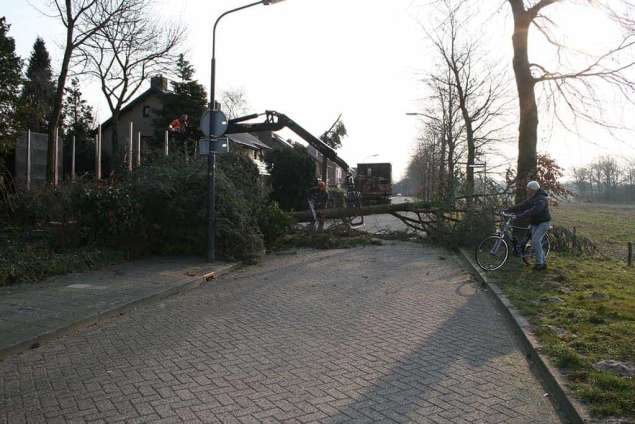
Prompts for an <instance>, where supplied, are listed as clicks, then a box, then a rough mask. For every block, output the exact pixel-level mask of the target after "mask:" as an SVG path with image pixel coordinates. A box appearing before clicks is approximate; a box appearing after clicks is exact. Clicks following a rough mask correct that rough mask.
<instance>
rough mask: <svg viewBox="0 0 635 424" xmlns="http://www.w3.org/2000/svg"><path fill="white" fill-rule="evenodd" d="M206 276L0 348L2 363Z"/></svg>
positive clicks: (172, 293)
mask: <svg viewBox="0 0 635 424" xmlns="http://www.w3.org/2000/svg"><path fill="white" fill-rule="evenodd" d="M241 266H242V265H241V264H228V265H227V266H224V267H221V268H220V269H218V270H217V271H213V272H214V274H215V277H214V279H216V278H218V277H220V276H222V275H225V274H228V273H230V272H232V271H235V270H236V269H238V268H240V267H241ZM206 275H207V274H205V275H201V276H197V277H193V278H191V279H184V280H183V282H182V283H181V284H179V285H178V286H174V287H170V288H168V289H165V290H162V291H160V292H156V293H153V294H151V295H148V296H144V297H139V298H137V299H134V300H131V301H130V302H128V303H125V304H122V305H118V306H115V307H113V308H110V309H106V310H104V311H101V312H97V313H95V314H92V315H89V316H87V317H84V318H80V319H78V320H76V321H74V322H72V323H69V324H65V325H63V326H61V327H58V328H56V329H54V330H50V331H46V332H44V333H41V334H39V335H37V336H35V337H31V338H29V339H25V340H23V341H21V342H18V343H16V344H13V345H11V346H8V347H5V348H0V361H3V360H5V359H6V358H7V357H9V356H11V355H15V354H18V353H22V352H25V351H27V350H31V349H36V348H38V347H40V346H41V345H42V344H44V343H45V342H48V341H50V340H53V339H56V338H58V337H61V336H64V335H66V334H69V333H71V332H73V331H75V330H79V329H80V328H83V327H88V326H92V325H96V324H98V323H99V322H101V321H104V320H107V319H111V318H115V317H117V316H121V315H123V314H125V313H126V312H128V311H131V310H133V309H135V308H136V307H138V306H141V305H144V304H147V303H150V302H153V301H157V300H161V299H166V298H168V297H172V296H175V295H177V294H181V293H185V292H187V291H190V290H193V289H196V288H198V287H201V286H203V285H204V284H205V283H206V282H207V281H208V280H207V279H206Z"/></svg>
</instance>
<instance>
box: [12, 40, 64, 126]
mask: <svg viewBox="0 0 635 424" xmlns="http://www.w3.org/2000/svg"><path fill="white" fill-rule="evenodd" d="M54 97H55V83H54V82H53V73H52V72H51V57H50V56H49V52H48V50H46V44H44V40H42V39H41V38H39V37H38V38H37V39H36V40H35V44H33V53H31V57H30V58H29V64H28V67H27V71H26V79H25V81H24V85H23V87H22V93H21V95H20V100H19V107H18V119H19V121H20V125H21V126H22V129H25V130H26V129H30V130H31V131H37V132H44V133H46V132H47V131H48V126H49V121H50V115H51V110H52V104H53V99H54Z"/></svg>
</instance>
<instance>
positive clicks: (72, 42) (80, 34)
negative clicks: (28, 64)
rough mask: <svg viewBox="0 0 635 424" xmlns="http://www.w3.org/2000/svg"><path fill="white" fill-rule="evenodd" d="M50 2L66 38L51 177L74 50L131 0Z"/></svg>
mask: <svg viewBox="0 0 635 424" xmlns="http://www.w3.org/2000/svg"><path fill="white" fill-rule="evenodd" d="M51 3H52V4H51V6H52V8H53V9H54V12H53V14H52V16H54V17H56V18H57V19H59V20H60V21H61V22H62V24H63V25H64V27H65V28H66V38H65V43H64V55H63V56H62V64H61V68H60V74H59V76H58V78H57V90H56V93H55V98H54V100H53V111H52V114H51V122H50V125H49V141H48V152H49V155H48V178H49V181H51V180H52V179H53V163H54V160H55V153H54V148H53V144H54V142H55V141H54V136H55V133H56V132H57V129H58V127H59V126H60V120H61V111H62V103H63V100H64V88H65V87H66V79H67V78H68V73H69V69H70V65H71V59H72V56H73V53H74V52H75V51H76V50H77V49H78V48H80V47H82V46H83V45H84V44H85V43H86V42H87V41H88V40H90V39H91V37H94V36H95V34H96V33H97V32H98V31H100V30H102V29H104V28H106V27H107V26H108V25H110V23H111V22H112V21H113V20H114V19H116V17H117V16H118V15H120V14H122V13H124V11H125V10H126V9H127V8H128V7H129V4H130V2H129V1H126V0H52V1H51Z"/></svg>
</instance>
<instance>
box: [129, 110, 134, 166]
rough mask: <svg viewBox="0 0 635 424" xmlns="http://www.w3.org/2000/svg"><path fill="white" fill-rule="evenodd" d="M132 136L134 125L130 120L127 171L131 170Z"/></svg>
mask: <svg viewBox="0 0 635 424" xmlns="http://www.w3.org/2000/svg"><path fill="white" fill-rule="evenodd" d="M133 137H134V125H133V123H132V122H130V131H129V132H128V171H130V172H132V154H133V153H132V138H133Z"/></svg>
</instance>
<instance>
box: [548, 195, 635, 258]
mask: <svg viewBox="0 0 635 424" xmlns="http://www.w3.org/2000/svg"><path fill="white" fill-rule="evenodd" d="M551 212H552V213H551V214H552V218H553V224H554V225H561V226H563V227H567V228H569V229H572V228H573V227H576V231H577V234H579V235H582V236H585V237H588V238H590V239H591V240H592V241H593V242H594V243H596V245H597V246H598V247H599V249H600V251H601V252H602V253H604V254H606V255H609V256H611V257H613V258H615V259H621V260H624V259H625V258H626V252H627V248H626V244H627V242H629V241H632V242H635V205H620V204H617V205H610V204H594V203H565V202H562V203H560V204H559V205H558V206H555V207H552V208H551Z"/></svg>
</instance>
